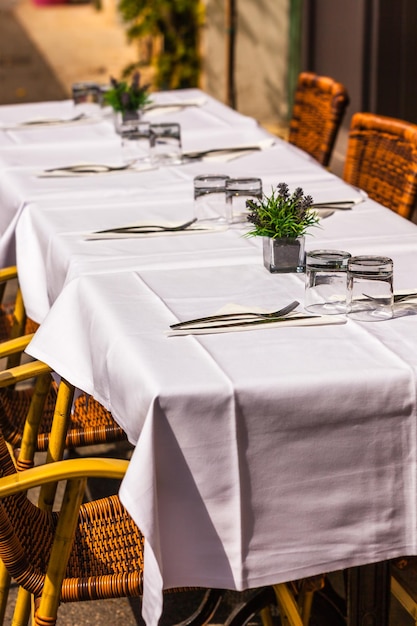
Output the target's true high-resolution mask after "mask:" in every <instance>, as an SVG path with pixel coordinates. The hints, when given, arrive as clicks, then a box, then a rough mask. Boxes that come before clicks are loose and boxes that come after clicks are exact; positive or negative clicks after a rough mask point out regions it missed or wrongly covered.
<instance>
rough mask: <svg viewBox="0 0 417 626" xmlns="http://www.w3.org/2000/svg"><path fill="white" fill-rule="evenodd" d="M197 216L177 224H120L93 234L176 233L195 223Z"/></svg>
mask: <svg viewBox="0 0 417 626" xmlns="http://www.w3.org/2000/svg"><path fill="white" fill-rule="evenodd" d="M196 221H197V218H194V219H192V220H189V221H188V222H184V224H178V225H177V226H163V225H159V224H140V225H137V226H120V227H116V228H106V229H105V230H97V231H95V232H94V234H95V235H103V234H107V233H143V234H145V233H158V232H168V233H176V232H180V231H182V230H187V228H190V226H192V224H195V222H196Z"/></svg>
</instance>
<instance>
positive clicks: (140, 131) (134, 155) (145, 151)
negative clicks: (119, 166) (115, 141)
mask: <svg viewBox="0 0 417 626" xmlns="http://www.w3.org/2000/svg"><path fill="white" fill-rule="evenodd" d="M149 126H150V124H149V122H144V121H142V120H129V121H127V122H124V123H123V124H122V125H121V127H120V138H121V144H122V161H123V163H136V162H138V161H142V162H147V161H149V160H150V155H149V149H150V141H149V138H150V134H149Z"/></svg>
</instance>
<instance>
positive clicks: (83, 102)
mask: <svg viewBox="0 0 417 626" xmlns="http://www.w3.org/2000/svg"><path fill="white" fill-rule="evenodd" d="M72 101H73V103H74V107H75V108H76V110H77V111H80V112H83V111H84V110H86V111H90V112H91V109H92V108H97V109H99V107H100V106H101V93H100V85H99V84H98V83H94V82H80V83H74V84H73V85H72ZM92 105H93V107H92Z"/></svg>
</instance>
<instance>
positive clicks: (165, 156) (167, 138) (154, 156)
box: [149, 123, 182, 165]
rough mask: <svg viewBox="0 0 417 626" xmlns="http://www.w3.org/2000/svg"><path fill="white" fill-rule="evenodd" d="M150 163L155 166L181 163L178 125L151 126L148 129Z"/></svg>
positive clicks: (179, 129)
mask: <svg viewBox="0 0 417 626" xmlns="http://www.w3.org/2000/svg"><path fill="white" fill-rule="evenodd" d="M149 138H150V150H151V161H152V163H153V164H155V165H173V164H178V163H181V161H182V144H181V127H180V125H179V124H174V123H172V124H170V123H165V124H151V125H150V127H149Z"/></svg>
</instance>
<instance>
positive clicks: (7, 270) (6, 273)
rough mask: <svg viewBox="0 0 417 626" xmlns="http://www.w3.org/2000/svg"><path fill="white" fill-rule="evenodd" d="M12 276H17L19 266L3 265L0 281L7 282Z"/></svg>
mask: <svg viewBox="0 0 417 626" xmlns="http://www.w3.org/2000/svg"><path fill="white" fill-rule="evenodd" d="M12 278H17V267H16V266H15V265H13V266H11V267H3V268H2V269H0V282H1V283H5V282H7V281H8V280H11V279H12Z"/></svg>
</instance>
